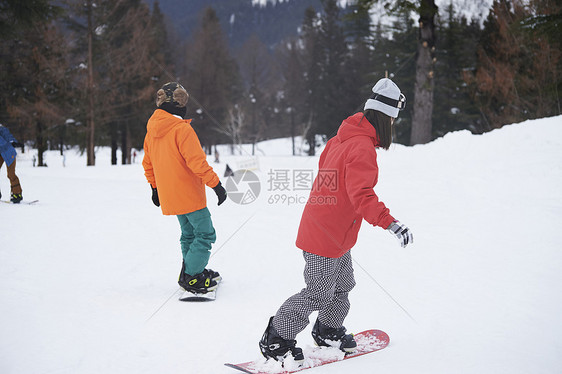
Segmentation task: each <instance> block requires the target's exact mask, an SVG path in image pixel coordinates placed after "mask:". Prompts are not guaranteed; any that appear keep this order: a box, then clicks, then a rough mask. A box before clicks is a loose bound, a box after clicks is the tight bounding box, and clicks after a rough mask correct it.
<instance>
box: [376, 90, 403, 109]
mask: <svg viewBox="0 0 562 374" xmlns="http://www.w3.org/2000/svg"><path fill="white" fill-rule="evenodd" d="M370 99H373V100H377V101H380V102H381V103H385V104H386V105H390V106H391V107H394V108H398V110H401V111H402V110H404V108H406V96H404V94H402V93H401V94H400V96H399V97H398V100H394V99H391V98H390V97H388V96H384V95H381V94H376V93H374V94H373V95H372V96H371V97H370Z"/></svg>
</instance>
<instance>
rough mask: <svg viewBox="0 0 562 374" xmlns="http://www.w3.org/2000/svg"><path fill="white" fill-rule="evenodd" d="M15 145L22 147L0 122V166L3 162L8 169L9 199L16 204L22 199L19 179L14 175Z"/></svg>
mask: <svg viewBox="0 0 562 374" xmlns="http://www.w3.org/2000/svg"><path fill="white" fill-rule="evenodd" d="M17 147H23V144H21V143H20V142H18V141H17V140H16V138H14V136H13V135H12V134H11V133H10V130H8V128H6V127H4V126H3V125H2V124H0V168H1V167H2V165H3V164H4V162H5V163H6V167H7V169H8V179H9V180H10V188H11V196H10V200H11V201H12V202H13V203H14V204H18V203H19V202H20V201H22V199H23V196H22V189H21V185H20V180H19V178H18V176H17V175H16V155H17V152H16V150H15V148H17ZM0 197H2V191H0Z"/></svg>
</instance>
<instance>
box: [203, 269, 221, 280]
mask: <svg viewBox="0 0 562 374" xmlns="http://www.w3.org/2000/svg"><path fill="white" fill-rule="evenodd" d="M203 273H205V274H206V275H207V276H208V277H209V278H211V280H214V281H215V282H217V283H219V282H220V281H221V280H222V277H221V275H220V274H219V272H218V271H214V270H212V269H205V270H203Z"/></svg>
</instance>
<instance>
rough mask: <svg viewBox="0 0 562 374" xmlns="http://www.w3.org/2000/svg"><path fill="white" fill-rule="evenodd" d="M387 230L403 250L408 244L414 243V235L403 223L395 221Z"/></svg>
mask: <svg viewBox="0 0 562 374" xmlns="http://www.w3.org/2000/svg"><path fill="white" fill-rule="evenodd" d="M387 230H388V231H390V232H391V234H392V235H394V236H395V237H396V239H398V241H399V242H400V246H402V248H406V246H407V245H408V244H410V243H413V242H414V235H412V232H411V231H410V229H409V228H408V227H407V226H406V225H404V224H403V223H400V222H398V221H394V222H392V223H391V224H390V225H389V226H388V228H387Z"/></svg>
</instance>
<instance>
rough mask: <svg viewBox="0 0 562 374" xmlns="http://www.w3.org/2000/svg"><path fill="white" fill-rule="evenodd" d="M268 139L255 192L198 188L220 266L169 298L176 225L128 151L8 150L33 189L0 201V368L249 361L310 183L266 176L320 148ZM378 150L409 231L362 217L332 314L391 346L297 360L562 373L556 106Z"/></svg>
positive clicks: (184, 367)
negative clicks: (14, 201)
mask: <svg viewBox="0 0 562 374" xmlns="http://www.w3.org/2000/svg"><path fill="white" fill-rule="evenodd" d="M275 143H276V142H275V141H270V142H269V144H260V149H262V152H261V154H260V156H259V168H260V170H256V171H255V173H256V174H257V175H258V176H259V178H260V181H261V192H260V195H259V197H258V199H257V200H256V201H254V202H253V203H251V204H247V205H237V204H235V203H234V202H232V201H230V200H229V201H227V202H226V203H225V204H223V205H222V206H220V207H217V206H216V197H215V195H214V193H213V191H212V190H211V189H207V193H208V200H209V208H210V210H211V212H212V215H213V220H214V224H215V227H216V230H217V234H218V239H217V243H216V244H215V246H214V249H213V254H212V257H211V261H210V264H209V266H210V267H211V268H213V269H215V270H218V271H220V273H221V275H222V276H223V282H222V283H221V286H220V288H219V290H218V291H217V300H216V301H214V302H208V303H183V302H180V301H178V300H177V298H178V296H179V287H178V286H177V283H176V281H177V276H178V274H179V271H180V263H181V262H180V261H181V255H180V248H179V224H178V222H177V219H176V218H175V217H164V216H162V215H161V213H160V211H159V209H158V208H156V207H154V206H153V205H152V202H151V199H150V188H149V187H148V185H147V183H146V182H145V180H144V176H143V170H142V166H141V165H140V160H141V157H140V156H137V159H136V163H135V164H133V165H127V166H111V165H109V159H110V157H109V152H108V150H107V149H100V150H98V153H97V165H96V166H95V167H86V166H85V165H86V160H85V158H84V157H83V156H80V155H79V154H78V153H77V152H75V151H67V157H66V167H63V166H62V158H61V156H60V155H58V154H57V153H56V152H48V153H47V154H46V159H47V163H48V165H49V167H46V168H37V167H35V168H34V167H32V162H31V157H32V153H31V152H28V153H25V154H19V155H18V161H17V163H18V164H17V171H18V174H19V177H20V180H21V184H22V186H23V190H24V192H23V195H24V198H25V199H26V200H33V199H39V203H37V204H36V205H33V206H28V205H19V206H17V205H8V204H0V217H1V221H0V269H1V270H0V300H1V303H0V316H1V318H0V336H1V339H0V373H3V374H12V373H13V374H26V373H30V374H31V373H33V374H37V373H57V374H59V373H73V374H74V373H80V374H87V373H92V374H100V373H104V374H106V373H135V374H141V373H190V374H197V373H215V374H216V373H225V374H226V373H232V374H234V373H235V371H233V370H232V369H230V368H227V367H225V366H223V364H224V363H226V362H231V363H236V362H245V361H250V360H253V359H258V358H259V357H260V353H259V349H258V341H259V339H260V337H261V335H262V333H263V330H264V329H265V326H266V324H267V321H268V318H269V317H270V316H271V315H273V314H274V313H275V311H276V310H277V308H278V307H279V306H280V305H281V303H282V302H283V301H284V300H285V299H286V298H287V297H289V296H291V295H292V294H294V293H296V292H298V291H299V290H300V289H301V288H302V287H303V285H304V282H303V277H302V270H303V265H304V261H303V259H302V255H301V251H300V250H298V249H297V248H296V247H295V245H294V241H295V237H296V232H297V228H298V225H299V219H300V215H301V213H302V209H303V206H304V205H303V204H302V199H300V197H304V201H306V196H307V195H308V191H305V190H295V189H294V188H292V187H291V186H290V187H291V188H290V189H289V190H287V191H274V190H272V189H270V188H269V187H270V185H273V186H276V185H277V186H279V185H282V184H275V183H272V184H270V183H269V182H270V181H268V178H269V179H271V178H272V177H275V178H281V175H283V173H272V171H274V172H277V171H288V174H287V175H288V176H289V177H290V176H293V175H294V174H292V172H293V171H295V170H315V169H316V168H317V163H318V157H290V156H288V155H290V154H291V147H290V141H288V140H287V139H284V140H280V141H279V143H282V144H284V145H285V146H283V147H281V146H276V145H275ZM268 150H271V152H269V153H268ZM283 150H284V152H285V153H284V155H281V152H283ZM244 157H246V156H227V152H226V151H225V152H222V154H221V163H220V164H215V163H214V162H213V158H212V157H210V158H209V162H210V163H211V165H213V166H214V167H215V169H216V170H217V172H218V173H219V175H220V176H221V179H223V181H224V178H222V174H223V173H224V169H225V162H228V163H229V164H231V165H234V164H236V162H237V161H238V160H240V159H243V158H244ZM378 161H379V167H380V177H379V184H378V185H377V187H376V188H375V190H376V192H377V194H378V195H379V197H380V198H381V199H382V201H384V202H385V203H386V204H387V206H388V207H389V208H390V209H391V212H392V213H393V215H394V216H395V217H397V218H398V219H400V220H401V221H402V222H404V223H405V224H406V225H408V226H409V227H410V228H411V229H412V230H413V232H414V237H415V243H414V244H413V245H412V246H411V247H408V248H406V249H402V248H400V246H399V245H398V243H397V242H396V241H395V239H394V238H393V237H392V236H391V235H390V234H389V233H387V232H385V231H384V230H382V229H380V228H372V227H370V226H369V225H368V224H364V225H363V227H362V230H361V232H360V235H359V241H358V243H357V245H356V246H355V248H354V249H353V251H352V253H353V257H354V259H355V277H356V280H357V286H356V288H355V289H354V290H353V292H352V293H351V296H350V299H351V303H352V308H351V311H350V314H349V316H348V318H347V320H346V327H347V328H348V330H349V331H351V332H358V331H363V330H367V329H371V328H375V329H381V330H384V331H386V332H387V333H388V334H389V335H390V345H389V346H388V347H387V348H385V349H384V350H382V351H379V352H375V353H372V354H369V355H365V356H362V357H357V358H353V359H351V360H346V361H345V362H340V363H334V364H330V365H327V366H323V367H319V368H314V369H310V371H307V372H309V373H310V374H320V373H342V372H349V373H393V374H401V373H408V374H410V373H428V374H429V373H431V374H435V373H456V374H459V373H470V374H480V373H495V374H498V373H506V374H514V373H533V374H540V373H545V374H547V373H548V374H550V373H557V372H558V373H559V372H562V355H561V354H560V352H562V339H560V336H562V323H561V320H560V316H562V292H561V291H560V287H561V284H562V272H561V270H560V269H561V268H562V251H561V250H560V249H561V244H560V243H561V239H562V230H561V229H560V228H561V227H562V192H561V191H562V189H561V185H562V116H558V117H552V118H545V119H541V120H534V121H527V122H524V123H520V124H514V125H509V126H505V127H504V128H502V129H500V130H496V131H493V132H491V133H488V134H485V135H480V136H476V135H471V134H470V133H469V132H466V131H465V132H457V133H451V134H448V135H446V136H445V137H444V138H441V139H438V140H436V141H434V142H432V143H430V144H427V145H420V146H415V147H403V146H393V147H392V148H391V150H389V151H380V152H379V160H378ZM5 170H6V169H5V166H3V167H2V169H1V170H0V173H1V174H0V190H1V191H2V193H3V197H2V199H4V200H5V199H6V198H7V195H8V193H9V186H8V184H9V183H8V179H7V178H6V174H5V173H6V172H5ZM274 194H278V195H282V194H286V195H287V196H286V197H287V199H285V200H282V199H279V200H275V199H271V197H272V195H274ZM289 197H291V199H289ZM297 197H299V198H297ZM315 318H316V316H315V314H313V315H312V316H311V322H314V320H315ZM310 328H311V327H310V326H309V327H308V328H307V329H306V330H305V331H304V332H302V333H301V334H300V335H299V336H298V338H297V339H298V342H299V345H300V346H302V347H303V348H304V347H307V346H312V344H313V342H312V337H311V336H310Z"/></svg>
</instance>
